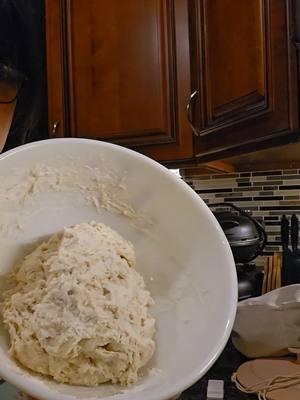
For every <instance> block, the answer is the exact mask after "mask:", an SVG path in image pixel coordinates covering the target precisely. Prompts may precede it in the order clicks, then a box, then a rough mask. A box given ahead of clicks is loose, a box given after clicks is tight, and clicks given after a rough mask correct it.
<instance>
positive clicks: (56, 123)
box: [51, 121, 59, 136]
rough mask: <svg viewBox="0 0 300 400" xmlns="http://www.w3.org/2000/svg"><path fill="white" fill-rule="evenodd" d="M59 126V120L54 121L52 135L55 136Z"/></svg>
mask: <svg viewBox="0 0 300 400" xmlns="http://www.w3.org/2000/svg"><path fill="white" fill-rule="evenodd" d="M58 126H59V121H57V122H54V124H53V126H52V132H51V135H52V136H55V135H56V131H57V128H58Z"/></svg>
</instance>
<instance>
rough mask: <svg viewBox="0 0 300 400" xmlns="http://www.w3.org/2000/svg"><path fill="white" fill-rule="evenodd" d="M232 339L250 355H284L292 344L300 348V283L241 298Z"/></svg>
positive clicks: (242, 350)
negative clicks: (244, 298)
mask: <svg viewBox="0 0 300 400" xmlns="http://www.w3.org/2000/svg"><path fill="white" fill-rule="evenodd" d="M232 342H233V344H234V346H235V347H236V348H237V349H238V350H239V351H240V352H241V353H242V354H244V355H245V356H247V357H250V358H252V357H253V358H256V357H269V356H283V355H286V354H288V348H289V347H299V348H300V284H296V285H290V286H284V287H282V288H279V289H276V290H273V291H271V292H269V293H266V294H264V295H262V296H259V297H255V298H250V299H247V300H244V301H241V302H240V303H239V304H238V308H237V315H236V319H235V323H234V327H233V332H232Z"/></svg>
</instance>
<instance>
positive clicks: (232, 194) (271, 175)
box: [182, 169, 300, 255]
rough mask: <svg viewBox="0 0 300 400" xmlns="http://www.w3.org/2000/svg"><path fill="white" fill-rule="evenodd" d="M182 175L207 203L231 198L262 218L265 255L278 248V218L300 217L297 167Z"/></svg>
mask: <svg viewBox="0 0 300 400" xmlns="http://www.w3.org/2000/svg"><path fill="white" fill-rule="evenodd" d="M182 173H183V175H182V178H183V179H184V180H185V181H186V182H187V183H188V184H189V185H190V186H191V187H192V188H193V189H194V190H195V191H196V192H197V193H198V194H199V195H200V196H201V197H202V199H203V200H204V201H205V202H206V203H207V204H213V203H221V202H224V201H225V202H230V203H233V204H235V205H236V206H238V207H240V208H242V209H244V210H249V211H250V212H251V215H252V216H253V217H257V219H259V220H261V221H263V223H264V225H265V228H266V231H267V234H268V243H267V246H266V248H265V253H264V254H265V255H268V254H273V252H274V251H280V250H281V246H280V218H281V216H282V215H283V214H285V215H287V216H289V217H290V216H291V215H292V214H294V213H295V214H297V215H298V217H300V170H298V169H297V170H296V169H293V170H278V171H260V172H241V173H230V174H218V175H199V176H197V175H193V176H186V175H184V171H182Z"/></svg>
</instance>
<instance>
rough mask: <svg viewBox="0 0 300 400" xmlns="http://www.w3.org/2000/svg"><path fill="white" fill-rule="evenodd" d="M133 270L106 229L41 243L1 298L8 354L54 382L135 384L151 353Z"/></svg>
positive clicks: (127, 249)
mask: <svg viewBox="0 0 300 400" xmlns="http://www.w3.org/2000/svg"><path fill="white" fill-rule="evenodd" d="M134 265H135V253H134V248H133V246H132V244H131V243H130V242H128V241H126V240H124V239H123V238H122V237H121V236H120V235H119V234H118V233H117V232H115V231H114V230H112V229H110V228H109V227H107V226H105V225H104V224H97V223H94V222H92V223H82V224H79V225H76V226H74V227H71V228H66V229H64V231H63V233H62V234H58V235H55V236H52V237H51V238H50V239H49V240H48V241H47V242H44V243H42V244H41V245H40V246H38V247H37V248H36V249H35V250H34V251H33V252H32V253H30V254H29V255H28V256H27V257H26V258H25V259H24V261H23V262H22V263H21V264H20V265H19V266H18V267H17V268H16V270H15V271H14V272H13V274H12V276H11V287H10V289H8V290H7V291H6V292H5V293H4V302H3V318H4V323H5V324H6V326H7V327H8V329H9V334H10V340H11V354H12V355H13V356H14V357H15V358H16V359H17V360H18V361H19V362H20V363H21V364H23V365H24V366H25V367H27V368H29V369H31V370H33V371H36V372H39V373H41V374H45V375H50V376H52V377H53V378H54V379H55V380H56V381H58V382H65V383H70V384H73V385H87V386H95V385H98V384H100V383H103V382H108V381H110V382H112V383H121V384H123V385H129V384H131V383H134V382H135V381H136V380H137V377H138V375H137V373H138V370H139V369H140V368H141V367H142V366H144V365H145V364H146V363H147V362H148V361H149V360H150V358H151V357H152V355H153V352H154V348H155V343H154V341H153V335H154V330H155V327H154V325H155V321H154V319H153V318H152V317H151V316H150V315H149V306H150V305H151V304H152V302H153V301H152V299H151V296H150V293H149V292H148V291H147V290H146V289H145V283H144V280H143V278H142V276H141V275H140V274H139V273H138V272H137V271H135V270H134V269H133V266H134Z"/></svg>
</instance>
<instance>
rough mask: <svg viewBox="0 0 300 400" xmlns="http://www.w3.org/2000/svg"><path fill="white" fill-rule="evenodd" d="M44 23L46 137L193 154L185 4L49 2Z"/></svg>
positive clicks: (160, 0)
mask: <svg viewBox="0 0 300 400" xmlns="http://www.w3.org/2000/svg"><path fill="white" fill-rule="evenodd" d="M46 21H47V49H48V51H47V53H48V91H49V130H50V135H51V136H65V135H67V136H75V137H85V138H93V139H100V140H107V141H110V142H114V143H118V144H122V145H125V146H130V147H134V148H140V147H143V151H144V153H147V149H149V154H151V156H152V157H153V158H156V159H164V160H170V159H171V160H173V159H186V158H191V157H192V156H193V143H192V133H191V129H190V126H189V123H188V121H187V119H186V104H187V100H188V98H189V94H190V63H189V39H188V37H189V25H188V0H176V1H168V0H146V1H141V0H126V1H119V0H47V1H46ZM53 127H54V129H53Z"/></svg>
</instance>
